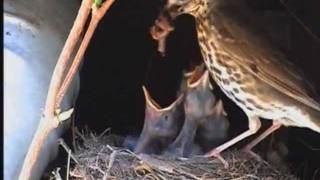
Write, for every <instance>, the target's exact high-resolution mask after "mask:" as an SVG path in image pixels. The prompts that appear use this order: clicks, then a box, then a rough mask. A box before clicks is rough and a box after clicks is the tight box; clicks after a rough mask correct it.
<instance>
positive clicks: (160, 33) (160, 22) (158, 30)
mask: <svg viewBox="0 0 320 180" xmlns="http://www.w3.org/2000/svg"><path fill="white" fill-rule="evenodd" d="M173 30H174V28H173V26H172V25H171V24H170V22H169V21H168V19H167V18H166V17H164V15H160V16H159V18H158V19H157V20H156V21H155V25H154V26H152V27H151V29H150V34H151V36H152V38H153V39H154V40H157V41H158V51H159V52H160V53H161V54H162V55H164V54H165V49H166V47H165V45H166V39H167V36H168V35H169V33H170V32H171V31H173Z"/></svg>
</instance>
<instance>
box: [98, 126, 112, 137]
mask: <svg viewBox="0 0 320 180" xmlns="http://www.w3.org/2000/svg"><path fill="white" fill-rule="evenodd" d="M109 132H111V128H107V129H105V130H104V131H103V132H102V133H101V134H100V135H99V136H98V139H100V138H101V137H102V136H104V135H105V134H106V133H109Z"/></svg>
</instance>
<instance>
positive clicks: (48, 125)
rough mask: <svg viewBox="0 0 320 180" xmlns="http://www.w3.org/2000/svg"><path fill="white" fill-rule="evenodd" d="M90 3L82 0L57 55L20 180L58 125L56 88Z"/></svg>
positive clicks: (29, 169) (26, 177)
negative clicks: (44, 102) (44, 103)
mask: <svg viewBox="0 0 320 180" xmlns="http://www.w3.org/2000/svg"><path fill="white" fill-rule="evenodd" d="M91 4H92V1H91V0H83V1H82V3H81V6H80V9H79V11H78V15H77V17H76V19H75V22H74V24H73V27H72V29H71V31H70V34H69V36H68V39H67V41H66V43H65V46H64V47H63V50H62V52H61V54H60V56H59V59H58V62H57V64H56V67H55V69H54V72H53V75H52V79H51V82H50V86H49V90H48V95H47V100H46V105H45V109H44V117H42V118H41V120H40V124H39V126H38V128H37V131H36V133H35V135H34V137H33V140H32V142H31V144H30V146H29V150H28V153H27V155H26V157H25V160H24V163H23V166H22V169H21V172H20V175H19V179H20V180H23V179H30V177H31V171H32V169H33V167H34V165H35V163H36V160H37V157H38V156H39V152H40V149H41V146H42V144H43V143H44V141H45V139H46V138H47V137H48V135H49V133H50V132H51V131H52V130H53V129H54V128H56V127H57V126H58V122H57V121H54V112H55V98H56V94H57V92H58V88H59V87H60V84H61V80H62V76H63V73H64V70H65V66H66V64H67V61H68V59H69V58H70V55H71V53H72V50H73V49H74V47H75V44H76V42H77V40H78V39H79V36H80V33H81V31H82V29H83V27H84V24H85V22H86V20H87V17H88V15H89V12H90V7H91Z"/></svg>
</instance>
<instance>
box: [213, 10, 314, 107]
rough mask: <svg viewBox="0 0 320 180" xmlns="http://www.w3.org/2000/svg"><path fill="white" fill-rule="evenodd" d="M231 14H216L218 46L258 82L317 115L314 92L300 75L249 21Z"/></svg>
mask: <svg viewBox="0 0 320 180" xmlns="http://www.w3.org/2000/svg"><path fill="white" fill-rule="evenodd" d="M233 13H235V11H233V12H232V13H231V14H228V13H226V14H224V13H219V14H218V17H215V19H216V20H217V18H218V19H219V20H217V21H216V22H215V23H218V24H215V25H216V26H217V28H218V30H219V31H221V33H220V36H222V38H220V39H218V46H219V47H220V48H222V49H223V50H224V51H225V52H226V53H228V54H229V55H230V56H231V57H232V59H233V60H235V61H238V64H239V65H241V66H243V68H245V69H246V70H248V72H250V73H252V74H253V75H255V76H256V77H257V78H259V79H261V80H262V81H264V82H266V83H268V84H269V85H270V86H272V87H273V88H275V89H277V90H279V91H280V92H282V93H284V94H286V95H288V96H290V97H291V98H294V99H295V100H298V101H300V102H301V103H303V104H305V105H307V106H309V107H312V108H313V109H316V110H318V111H320V105H319V103H317V102H316V101H315V100H314V98H315V97H316V96H315V91H314V90H313V88H312V87H311V86H310V84H308V83H307V82H306V80H305V79H304V77H303V74H302V73H301V72H299V71H298V70H297V69H296V68H295V67H294V65H293V64H292V63H289V61H287V60H286V57H285V56H284V55H283V54H282V53H281V52H279V51H278V50H277V49H275V48H274V46H272V44H271V43H270V42H268V40H267V39H266V38H263V37H261V35H260V34H261V32H259V31H257V30H255V29H252V27H254V26H255V24H252V23H251V24H250V20H249V19H248V18H244V19H241V17H240V16H237V15H236V14H233ZM239 17H240V18H239ZM249 28H250V29H249ZM259 33H260V34H259ZM224 35H227V36H229V37H226V39H228V40H224V38H223V36H224ZM230 39H233V40H234V41H230Z"/></svg>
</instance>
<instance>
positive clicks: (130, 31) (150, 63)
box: [76, 0, 320, 179]
mask: <svg viewBox="0 0 320 180" xmlns="http://www.w3.org/2000/svg"><path fill="white" fill-rule="evenodd" d="M248 2H249V4H250V5H251V6H252V7H253V8H255V9H256V10H258V11H268V10H271V11H279V12H287V10H286V9H285V8H284V7H283V5H281V3H279V0H248ZM286 2H287V3H288V5H289V7H290V9H291V10H292V11H293V12H294V13H295V14H296V15H297V16H298V17H299V18H300V19H301V20H302V21H303V22H304V23H305V25H306V26H308V27H309V28H310V29H311V30H312V32H313V33H314V34H316V35H317V36H318V37H320V9H319V8H320V1H319V0H303V1H302V0H289V1H286ZM162 4H163V2H162V0H118V1H116V2H115V4H114V5H113V6H112V8H111V9H110V10H109V11H108V13H107V14H106V15H105V17H104V18H103V20H102V22H101V23H100V24H99V26H98V28H97V30H96V32H95V34H94V37H93V39H92V40H91V43H90V45H89V47H88V49H87V53H86V55H85V59H84V64H83V67H82V70H81V89H80V95H79V98H78V100H77V106H76V110H77V111H76V124H77V125H78V126H79V127H80V128H83V127H84V126H88V127H89V128H90V129H91V130H94V131H96V132H97V133H99V132H102V131H103V130H105V129H106V128H108V127H111V129H112V132H113V133H117V134H121V135H128V134H135V135H138V134H139V132H140V130H141V128H142V125H143V119H144V103H145V102H144V96H143V92H142V88H141V87H142V85H146V86H147V88H148V90H149V91H150V93H151V96H152V97H153V98H154V99H155V100H156V101H157V102H158V103H159V104H160V105H161V106H167V105H169V104H170V103H171V102H173V101H174V100H175V98H176V90H177V88H178V87H179V83H180V78H181V73H182V70H183V69H188V68H190V65H192V64H198V63H199V62H201V60H202V59H201V55H200V51H199V47H198V44H197V39H196V34H195V26H194V21H193V18H192V17H191V16H181V17H179V18H178V19H176V20H175V21H174V25H175V31H174V32H173V33H171V34H170V35H169V37H168V40H167V54H166V56H165V57H161V56H160V55H159V54H158V53H157V44H156V42H155V41H153V40H152V38H151V36H150V34H149V29H150V27H151V26H152V25H153V23H154V20H155V19H156V18H157V15H158V13H159V11H160V8H161V7H162ZM275 28H277V27H275ZM279 28H280V27H279ZM290 29H291V32H290V35H289V37H290V49H289V50H288V52H287V53H288V55H289V56H290V57H292V58H291V60H292V61H293V62H295V63H296V64H297V65H298V66H299V67H300V68H301V69H302V70H303V71H304V72H305V73H306V76H307V77H308V79H311V80H312V81H313V82H314V83H315V84H316V85H317V86H318V87H320V73H319V68H320V62H319V61H320V43H319V42H320V41H319V39H315V38H314V37H313V36H311V35H310V34H308V33H307V32H306V31H305V30H304V29H303V28H302V26H301V25H300V24H298V23H297V21H296V20H295V19H294V18H291V19H290ZM215 93H216V94H217V95H218V96H220V97H221V98H222V99H223V101H224V103H225V108H226V111H227V112H228V114H229V115H230V116H229V119H230V121H231V136H235V135H236V134H238V133H240V132H242V131H243V130H245V129H246V128H247V121H246V116H245V115H244V114H243V112H242V111H241V110H240V109H239V108H237V107H236V106H235V105H234V104H233V103H232V102H231V101H229V100H228V99H227V98H226V97H225V96H224V95H223V94H222V93H221V92H220V91H219V90H216V92H215ZM263 122H264V123H265V122H266V123H268V122H267V121H263ZM283 129H284V128H283ZM281 131H283V130H281ZM286 131H288V133H289V139H288V147H289V150H290V156H289V160H290V161H291V162H293V163H295V166H294V168H293V171H294V172H295V173H296V174H298V175H299V176H300V177H301V178H302V179H312V177H315V176H318V177H319V179H320V172H317V169H318V168H320V151H319V149H320V135H319V134H316V133H314V132H311V131H310V130H306V129H298V128H287V130H286ZM240 145H241V143H240ZM317 148H318V149H317ZM318 171H320V170H319V169H318Z"/></svg>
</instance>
